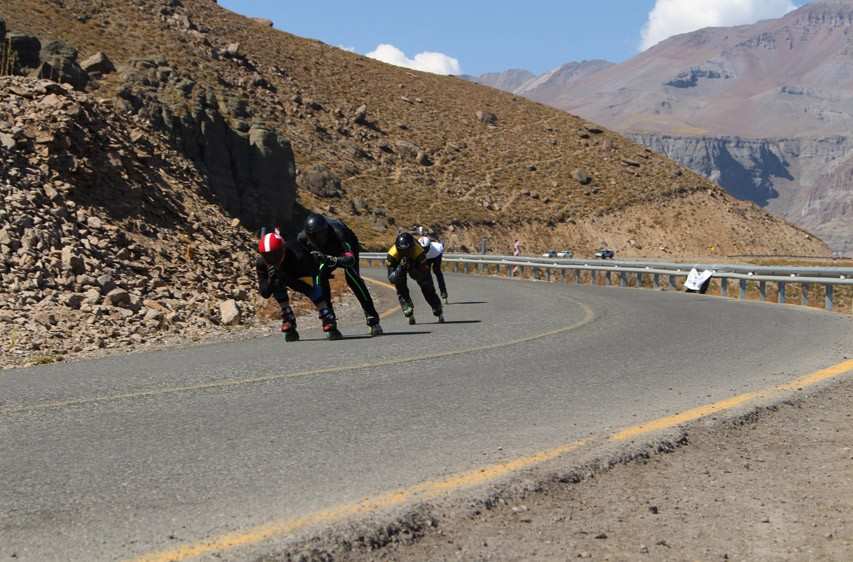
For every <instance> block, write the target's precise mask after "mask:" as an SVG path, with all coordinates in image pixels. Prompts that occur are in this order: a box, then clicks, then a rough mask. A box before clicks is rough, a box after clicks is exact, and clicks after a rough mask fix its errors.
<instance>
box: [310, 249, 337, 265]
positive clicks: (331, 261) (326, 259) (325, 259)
mask: <svg viewBox="0 0 853 562" xmlns="http://www.w3.org/2000/svg"><path fill="white" fill-rule="evenodd" d="M311 255H312V256H313V257H314V260H316V261H317V263H319V264H325V265H331V266H333V267H334V266H336V265H338V258H337V257H335V256H327V255H326V254H324V253H323V252H318V251H317V250H314V251H312V252H311Z"/></svg>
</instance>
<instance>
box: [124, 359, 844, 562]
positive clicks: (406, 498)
mask: <svg viewBox="0 0 853 562" xmlns="http://www.w3.org/2000/svg"><path fill="white" fill-rule="evenodd" d="M850 373H853V360H849V361H845V362H843V363H839V364H838V365H835V366H833V367H829V368H827V369H823V370H821V371H817V372H815V373H811V374H809V375H806V376H803V377H800V378H798V379H795V380H793V381H791V382H789V383H785V384H781V385H777V386H775V387H772V388H770V389H767V390H765V391H757V392H750V393H746V394H741V395H738V396H734V397H732V398H727V399H725V400H722V401H719V402H715V403H714V404H707V405H704V406H700V407H698V408H694V409H692V410H688V411H686V412H683V413H681V414H678V415H675V416H667V417H665V418H660V419H658V420H654V421H650V422H646V423H643V424H640V425H635V426H632V427H627V428H625V429H622V430H620V431H618V432H616V433H614V434H612V435H610V436H609V437H608V440H610V441H626V440H628V439H631V438H633V437H638V436H640V435H644V434H648V433H652V432H656V431H661V430H665V429H672V428H675V427H678V426H680V425H683V424H685V423H687V422H690V421H695V420H697V419H700V418H702V417H705V416H708V415H711V414H715V413H720V412H724V411H727V410H732V409H734V408H737V407H739V406H742V405H744V404H747V403H749V402H751V401H753V400H756V399H758V398H761V397H769V396H773V395H779V394H782V393H785V392H791V391H795V390H802V389H805V388H807V387H810V386H814V385H816V384H819V383H821V382H825V381H828V380H831V379H834V378H838V377H841V376H843V375H847V374H850ZM596 442H597V441H596V440H593V439H583V440H580V441H575V442H573V443H569V444H566V445H561V446H558V447H554V448H552V449H548V450H545V451H541V452H539V453H535V454H533V455H528V456H524V457H519V458H517V459H514V460H509V461H505V462H501V463H496V464H492V465H488V466H485V467H482V468H477V469H473V470H468V471H465V472H460V473H458V474H454V475H452V476H449V477H447V478H444V479H442V480H430V481H426V482H421V483H419V484H415V485H413V486H410V487H408V488H401V489H398V490H392V491H390V492H386V493H383V494H379V495H377V496H372V497H368V498H364V499H362V500H360V501H358V502H353V503H345V504H340V505H337V506H333V507H330V508H328V509H324V510H321V511H316V512H313V513H309V514H307V515H304V516H301V517H295V518H292V519H284V520H280V521H273V522H270V523H267V524H263V525H259V526H257V527H253V528H251V529H247V530H245V531H236V532H233V533H227V534H223V535H219V536H216V537H212V538H210V539H208V540H204V541H200V542H197V543H193V544H186V545H183V546H178V547H176V548H172V549H168V550H163V551H160V552H155V553H151V554H145V555H142V556H140V557H138V558H133V559H131V561H130V562H181V561H183V560H187V559H190V558H195V557H197V556H202V555H205V554H211V553H214V552H215V553H219V552H224V551H227V550H232V549H235V548H238V547H243V546H249V545H256V544H259V543H262V542H264V541H268V540H271V539H275V538H283V537H287V536H289V535H292V534H294V533H296V532H298V531H301V530H303V529H306V528H309V527H312V526H317V525H324V524H325V525H328V524H332V523H336V522H339V521H343V520H345V519H347V518H350V517H354V516H359V515H362V516H363V515H367V514H371V513H375V512H377V511H381V510H387V509H390V508H394V507H400V506H402V505H405V504H406V503H408V502H412V501H428V500H432V499H436V498H438V497H440V496H443V495H446V494H449V493H451V492H460V491H463V490H466V489H470V488H473V487H476V486H480V485H483V484H487V483H489V482H493V481H495V480H497V479H499V478H502V477H506V476H511V475H513V474H516V473H518V472H519V471H521V470H524V469H528V468H532V467H535V466H537V465H541V464H543V463H545V462H548V461H552V460H556V459H558V458H560V457H562V456H565V455H567V454H569V453H572V452H575V451H577V450H578V449H581V448H582V447H584V446H587V445H590V444H594V443H596Z"/></svg>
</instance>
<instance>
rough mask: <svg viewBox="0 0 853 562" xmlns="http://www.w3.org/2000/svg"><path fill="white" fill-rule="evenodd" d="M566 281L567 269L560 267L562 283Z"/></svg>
mask: <svg viewBox="0 0 853 562" xmlns="http://www.w3.org/2000/svg"><path fill="white" fill-rule="evenodd" d="M565 282H566V270H565V269H563V268H562V267H561V268H560V283H565Z"/></svg>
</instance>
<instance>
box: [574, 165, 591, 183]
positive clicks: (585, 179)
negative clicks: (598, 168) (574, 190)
mask: <svg viewBox="0 0 853 562" xmlns="http://www.w3.org/2000/svg"><path fill="white" fill-rule="evenodd" d="M572 177H573V178H574V179H575V180H576V181H577V182H578V183H579V184H581V185H589V184H590V183H592V177H591V176H590V175H589V174H587V173H586V172H585V171H583V170H581V169H579V168H578V169H575V170H573V171H572Z"/></svg>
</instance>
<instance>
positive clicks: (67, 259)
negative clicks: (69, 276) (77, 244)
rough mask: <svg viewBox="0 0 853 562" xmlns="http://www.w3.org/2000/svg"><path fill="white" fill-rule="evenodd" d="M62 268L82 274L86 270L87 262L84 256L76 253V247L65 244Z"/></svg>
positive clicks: (75, 273)
mask: <svg viewBox="0 0 853 562" xmlns="http://www.w3.org/2000/svg"><path fill="white" fill-rule="evenodd" d="M62 268H63V269H64V270H65V271H67V272H70V273H73V274H74V275H80V274H82V273H85V271H86V263H85V262H84V261H83V258H82V257H80V256H79V255H77V254H76V250H75V248H73V247H71V246H65V247H64V248H62Z"/></svg>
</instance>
